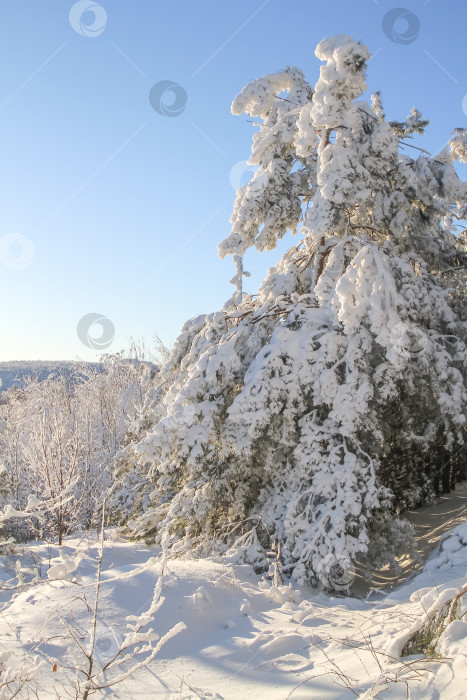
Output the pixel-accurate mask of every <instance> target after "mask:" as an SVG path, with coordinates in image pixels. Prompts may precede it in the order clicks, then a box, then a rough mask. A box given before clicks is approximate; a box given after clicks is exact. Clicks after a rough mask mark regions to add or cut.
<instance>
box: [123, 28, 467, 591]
mask: <svg viewBox="0 0 467 700" xmlns="http://www.w3.org/2000/svg"><path fill="white" fill-rule="evenodd" d="M316 56H317V57H318V58H319V59H322V60H323V61H325V65H323V66H322V67H321V72H320V77H319V80H318V82H317V83H316V86H315V87H314V88H313V87H312V86H311V85H309V84H308V83H307V82H306V81H305V79H304V76H303V73H302V72H301V71H300V70H298V69H297V68H290V67H289V68H287V69H286V70H285V71H284V72H281V73H276V74H272V75H267V76H265V77H263V78H261V79H259V80H255V81H253V82H252V83H250V84H248V85H247V86H246V87H245V88H244V89H243V91H242V92H241V93H240V95H239V96H238V97H237V98H236V99H235V100H234V102H233V106H232V111H233V112H234V113H235V114H242V113H245V112H246V113H247V114H248V115H250V116H252V117H254V118H255V120H257V119H258V118H260V119H262V123H261V125H260V129H259V131H258V132H257V133H255V135H254V137H253V148H252V155H251V158H250V161H249V162H250V163H251V164H253V165H255V166H257V167H258V170H257V172H256V173H255V175H254V177H253V179H252V180H251V181H250V182H249V183H248V185H246V186H245V187H241V188H240V189H239V190H238V193H237V197H236V200H235V206H234V211H233V216H232V219H231V221H232V230H231V233H230V235H229V236H228V237H227V238H226V239H225V240H224V241H223V242H222V243H221V245H220V249H219V252H220V255H221V256H225V255H230V254H231V255H236V256H238V258H237V260H238V259H240V258H241V256H243V254H244V252H245V251H246V250H247V249H248V248H249V247H251V246H255V247H256V248H257V249H258V250H259V251H261V250H264V249H267V250H270V249H272V248H274V247H275V245H276V242H277V240H278V239H279V238H281V237H282V236H284V234H285V233H286V232H287V231H292V232H296V231H297V230H298V229H299V228H300V241H299V242H298V245H296V246H295V247H292V248H290V250H288V252H287V253H286V254H285V255H284V256H283V257H282V259H281V260H280V261H279V262H278V263H277V265H276V266H275V267H273V268H272V269H270V270H269V273H268V275H267V277H266V279H265V280H264V281H263V283H262V285H261V287H260V289H259V291H258V294H257V295H253V296H248V295H245V294H242V295H239V294H238V293H237V295H234V297H233V301H231V303H230V304H229V305H228V306H227V307H224V309H222V310H221V311H219V312H217V313H211V314H208V315H203V316H199V317H197V318H194V319H191V320H190V321H188V322H187V323H186V324H185V326H184V327H183V329H182V332H181V335H180V336H179V338H178V339H177V341H176V343H175V346H174V348H173V351H172V354H171V356H170V358H169V360H168V362H167V363H166V365H165V366H164V367H163V368H162V370H161V374H160V387H159V389H158V392H157V401H153V403H152V411H153V412H152V415H151V417H150V422H151V428H150V430H149V431H148V432H147V433H146V435H145V436H144V437H143V439H141V441H140V442H139V443H138V444H135V445H131V446H130V447H129V448H128V449H127V453H126V455H127V456H126V461H125V455H122V457H121V461H120V472H119V474H120V482H119V484H118V489H117V490H120V494H121V495H122V494H123V497H124V495H125V493H126V492H127V491H128V488H129V484H131V482H132V477H131V474H132V473H134V472H132V470H131V464H132V460H133V458H134V455H135V454H136V455H137V457H138V471H139V473H140V474H141V473H142V472H144V473H145V474H146V475H147V481H146V483H145V489H146V499H143V498H142V496H141V494H139V499H140V502H143V500H145V502H146V507H145V509H144V512H140V513H139V514H137V517H136V519H133V520H132V521H131V527H132V530H133V532H134V533H135V535H137V536H143V537H146V538H147V539H151V538H152V539H158V538H160V537H161V535H162V534H163V533H164V532H167V531H168V532H170V534H171V538H172V548H173V551H174V552H178V553H183V552H190V553H191V554H195V555H202V554H206V553H212V552H225V551H226V550H233V552H235V553H236V555H237V556H240V555H241V556H243V557H244V559H245V560H247V561H250V562H252V563H261V562H263V563H264V561H265V558H264V550H265V548H268V547H270V546H271V545H272V544H274V543H275V542H277V543H279V544H280V551H281V558H282V565H283V570H284V571H285V572H286V573H289V574H291V575H292V576H293V577H294V578H296V579H299V580H305V579H308V580H310V579H311V580H312V581H313V582H318V581H321V582H322V583H324V585H329V583H330V581H331V582H332V578H333V576H334V575H335V571H336V568H337V570H339V571H342V570H344V571H345V570H346V569H347V568H348V567H350V566H351V565H352V562H353V561H355V560H359V561H362V562H364V563H365V564H366V565H367V566H369V567H375V566H379V565H382V564H383V563H385V562H388V561H391V560H393V558H394V556H395V555H396V554H397V553H398V552H399V551H400V550H401V548H403V547H406V546H407V545H408V544H409V543H410V541H411V537H412V533H411V529H410V526H409V525H408V523H407V521H405V520H404V519H403V518H402V517H400V516H401V513H403V511H404V509H406V508H407V506H409V505H412V504H414V503H416V502H417V501H419V500H420V499H421V498H422V497H423V496H424V497H429V496H430V494H431V493H432V489H433V480H434V478H435V476H436V470H437V469H438V468H439V467H440V465H439V464H438V465H436V464H433V460H432V459H431V458H430V451H431V450H432V448H433V449H439V447H440V446H442V450H443V451H444V453H445V454H451V453H454V452H455V451H456V450H458V448H459V445H461V444H462V443H463V439H464V437H465V425H466V415H465V399H466V385H465V381H466V371H465V368H466V360H467V351H466V344H465V343H466V337H467V324H466V317H465V308H463V304H465V292H463V289H464V290H465V287H463V286H462V285H463V284H464V285H465V277H464V278H463V281H461V275H462V274H463V272H462V269H464V272H465V263H466V259H467V258H466V252H465V239H464V240H462V236H461V235H459V234H458V233H456V225H457V224H458V223H459V222H462V220H463V219H464V218H465V214H466V201H467V186H466V184H465V183H463V182H461V181H460V179H459V178H458V176H457V174H456V172H455V170H454V167H453V163H454V161H455V160H456V159H459V160H461V161H463V162H465V161H466V160H467V132H466V131H458V132H456V134H455V135H454V137H453V139H452V140H451V141H450V142H449V143H448V145H447V147H446V149H445V150H444V151H443V152H442V153H441V154H439V155H437V156H436V157H429V155H428V154H427V153H426V152H425V151H422V150H421V149H418V150H415V149H413V150H411V151H410V153H407V151H406V144H407V139H408V138H410V136H411V135H412V134H413V133H415V132H418V133H422V132H423V128H424V126H425V125H426V123H427V122H425V121H423V120H422V119H421V116H420V114H419V113H418V112H417V111H416V110H412V113H411V114H410V115H409V117H408V118H407V120H406V122H388V121H386V120H385V117H384V114H383V108H382V103H381V98H380V96H379V94H378V93H376V94H375V95H373V98H372V105H371V106H370V105H369V104H368V103H367V102H365V101H356V100H358V98H360V97H361V95H362V93H363V92H364V91H365V90H366V84H365V68H366V62H367V60H368V59H369V57H370V54H369V51H368V49H367V48H366V46H364V45H363V44H361V43H360V42H357V41H355V40H353V39H352V38H350V37H348V36H345V35H344V36H337V37H333V38H331V39H326V40H323V41H322V42H320V44H319V45H318V47H317V49H316ZM234 279H235V278H234ZM454 280H457V281H454ZM234 302H235V304H234ZM122 464H123V465H126V466H124V467H122ZM130 500H131V499H130ZM120 502H122V501H120ZM133 517H134V516H133Z"/></svg>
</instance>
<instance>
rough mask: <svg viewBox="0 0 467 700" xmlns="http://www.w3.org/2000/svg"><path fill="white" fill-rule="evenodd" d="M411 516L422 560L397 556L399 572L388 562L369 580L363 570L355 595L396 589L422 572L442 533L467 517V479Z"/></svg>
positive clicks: (355, 584) (353, 590)
mask: <svg viewBox="0 0 467 700" xmlns="http://www.w3.org/2000/svg"><path fill="white" fill-rule="evenodd" d="M408 518H409V520H410V522H411V523H412V525H413V526H414V528H415V539H416V542H417V551H418V554H419V556H420V560H421V561H420V563H417V562H416V561H415V560H414V559H413V557H412V556H411V555H410V554H405V555H404V556H402V557H399V558H398V560H397V561H398V563H399V566H400V567H401V568H400V571H399V572H398V573H397V572H394V571H390V569H389V566H385V567H384V568H382V569H380V570H379V571H375V572H374V574H373V576H372V578H371V580H370V581H365V579H364V578H363V575H362V572H361V571H359V572H358V574H357V577H356V579H355V583H354V584H353V586H352V594H353V595H355V596H357V597H365V596H366V595H367V594H368V592H369V591H370V589H372V588H373V589H377V590H381V589H384V590H386V591H389V590H392V589H393V588H395V587H396V586H399V585H400V584H401V583H403V582H405V581H407V578H409V577H410V576H411V575H415V574H416V573H418V572H419V571H420V570H421V569H422V568H423V566H424V565H425V563H426V562H427V560H428V557H429V556H430V554H431V553H432V552H433V550H434V549H435V548H436V547H437V546H438V544H439V542H440V540H441V537H442V536H443V535H444V534H445V533H446V532H449V530H452V529H453V528H455V527H457V526H458V525H460V524H461V523H462V522H464V521H465V520H467V483H466V482H464V483H462V484H456V490H455V491H451V493H450V494H447V495H445V496H442V497H441V498H440V499H439V502H438V503H437V504H436V505H433V506H425V507H423V508H417V509H416V510H411V511H409V513H408Z"/></svg>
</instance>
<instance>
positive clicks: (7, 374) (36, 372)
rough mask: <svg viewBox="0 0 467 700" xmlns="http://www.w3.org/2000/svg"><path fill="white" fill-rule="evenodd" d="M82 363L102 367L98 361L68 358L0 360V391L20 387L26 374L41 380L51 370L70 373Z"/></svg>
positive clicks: (99, 368)
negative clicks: (53, 359)
mask: <svg viewBox="0 0 467 700" xmlns="http://www.w3.org/2000/svg"><path fill="white" fill-rule="evenodd" d="M83 364H87V365H89V366H91V367H94V368H95V369H98V370H101V369H102V364H101V363H100V362H88V363H83V362H73V361H69V360H64V361H60V360H57V361H47V360H15V361H12V362H0V379H1V380H2V384H1V386H0V392H2V391H6V390H7V389H9V388H10V387H11V386H13V385H15V386H18V387H21V386H22V385H23V384H24V379H25V378H26V377H27V376H37V377H39V380H40V381H42V380H43V379H46V378H47V377H48V376H49V375H50V374H51V373H52V372H63V373H64V374H65V375H70V374H71V373H72V372H73V371H74V370H76V369H77V367H79V366H82V365H83Z"/></svg>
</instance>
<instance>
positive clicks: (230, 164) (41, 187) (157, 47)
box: [0, 0, 467, 360]
mask: <svg viewBox="0 0 467 700" xmlns="http://www.w3.org/2000/svg"><path fill="white" fill-rule="evenodd" d="M399 1H400V3H401V5H400V8H401V9H400V11H399V12H397V11H396V12H395V13H392V14H391V15H388V12H389V11H390V10H393V9H394V8H398V7H399V5H398V2H399ZM72 8H73V11H72V12H71V14H70V10H72ZM86 8H87V9H86ZM466 27H467V3H466V2H465V0H456V1H454V0H396V1H394V0H358V1H357V0H354V1H353V0H332V2H322V1H319V2H315V1H314V0H235V2H232V1H230V2H227V1H226V0H199V1H198V2H193V1H192V0H191V1H188V0H172V1H170V2H169V1H167V0H166V1H162V0H102V1H101V2H100V3H96V2H92V1H91V0H81V1H80V2H79V3H74V2H73V1H72V0H0V68H1V80H0V120H1V129H0V155H1V159H0V178H1V182H0V275H1V277H0V279H1V286H2V289H1V297H0V298H1V344H0V359H1V360H13V359H16V360H19V359H30V360H34V359H76V358H81V359H88V360H95V359H98V357H99V356H100V354H101V351H102V350H106V351H107V352H112V351H118V350H120V349H122V348H123V347H126V346H127V345H128V339H129V338H130V336H133V337H136V338H142V337H145V338H146V339H147V340H148V341H150V340H151V337H152V336H153V334H154V333H158V334H159V335H160V336H161V338H162V339H163V340H164V341H165V342H166V343H168V344H170V343H171V342H173V340H174V339H175V338H176V336H177V334H178V332H179V330H180V328H181V326H182V324H183V323H184V321H185V320H187V319H188V318H190V317H192V316H194V315H197V314H199V313H204V312H208V311H215V310H217V309H219V308H221V307H222V305H223V304H224V302H225V301H226V299H227V298H228V297H229V296H230V295H231V293H232V287H231V286H230V285H229V283H228V281H229V279H230V278H231V277H232V276H233V274H234V269H233V263H232V261H231V260H230V259H226V260H223V261H221V260H220V259H219V258H217V250H216V249H217V244H218V242H219V241H220V240H222V239H223V238H224V237H225V236H226V235H227V233H228V232H229V217H230V213H231V209H232V205H233V201H234V194H235V193H234V186H236V185H238V184H239V183H240V182H241V183H242V184H244V182H245V178H247V177H248V171H247V172H244V171H245V170H246V167H245V166H244V165H242V164H240V165H237V164H238V163H239V162H241V161H245V160H246V159H247V158H248V156H249V152H250V144H251V136H252V134H253V132H254V130H255V127H254V126H253V125H252V124H251V123H248V121H247V118H246V116H243V117H234V116H232V115H231V114H230V104H231V101H232V99H233V98H234V97H235V95H236V94H237V93H238V92H239V91H240V90H241V88H242V87H243V86H244V85H245V84H246V83H247V82H248V81H249V80H251V79H254V78H257V77H259V76H261V75H264V74H265V73H271V72H275V71H277V70H280V69H282V68H284V67H285V66H287V65H297V66H299V67H300V68H301V69H302V70H303V71H304V72H305V74H306V76H307V78H308V80H310V81H311V82H312V83H314V82H315V81H316V79H317V77H318V73H319V65H320V63H319V61H318V59H316V57H315V56H314V49H315V46H316V44H317V43H318V42H319V41H320V40H321V39H322V38H324V37H327V36H332V35H334V34H341V33H346V34H350V35H352V36H354V37H355V38H357V39H359V40H362V41H363V42H365V43H366V44H367V45H368V46H369V48H370V50H371V52H372V53H373V58H372V59H371V61H370V64H369V70H368V76H367V77H368V85H369V90H370V91H374V90H381V92H382V95H383V100H384V107H385V111H386V114H387V116H388V117H389V118H390V119H397V118H400V119H401V120H402V119H404V118H405V116H406V115H407V113H408V112H409V110H410V108H411V107H412V106H413V105H415V106H417V107H418V108H419V109H420V110H421V111H422V113H423V115H424V116H426V117H428V118H429V119H430V120H431V124H430V126H429V128H428V130H427V133H426V135H425V137H423V146H424V147H425V148H427V149H428V150H430V151H431V152H433V153H435V152H437V151H439V150H441V148H442V147H443V146H444V144H445V142H446V140H447V139H448V137H449V134H450V131H451V129H453V128H455V127H464V126H467V97H466V94H467V73H466V65H467V61H466ZM385 30H386V31H385ZM161 81H172V83H175V84H176V85H177V86H180V88H176V91H175V92H174V91H171V90H170V88H169V89H166V92H165V93H163V94H162V97H160V94H161V90H162V89H163V88H164V87H165V88H167V85H168V83H163V84H162V85H160V83H161ZM155 85H156V86H157V87H155V88H154V89H153V86H155ZM151 91H152V92H151ZM150 94H151V100H150ZM154 106H155V107H156V109H155V108H154ZM463 107H464V109H463ZM157 108H158V109H159V111H157ZM464 110H465V111H464ZM164 111H165V112H167V111H169V115H167V114H164ZM417 143H422V142H421V141H417ZM289 243H290V242H284V243H283V246H282V248H285V247H286V246H287V245H289ZM279 253H280V251H276V252H272V253H268V254H259V253H257V252H250V253H248V254H247V256H246V260H245V267H246V269H249V270H250V271H251V272H252V273H253V274H252V277H251V278H250V279H249V280H247V281H246V287H247V291H255V290H256V288H257V286H258V283H259V282H260V281H261V279H262V278H263V276H264V274H265V273H266V271H267V268H268V267H269V266H270V265H271V264H273V263H274V262H275V261H276V260H277V259H278V257H279ZM90 314H94V316H90ZM83 317H85V320H84V321H82V323H81V326H80V331H79V333H78V332H77V327H78V323H79V322H80V320H81V319H83ZM99 317H102V318H104V319H108V321H106V320H104V322H103V324H104V325H100V324H99V322H98V321H96V319H97V318H99ZM87 329H88V330H89V333H88V330H87ZM114 329H115V336H114V339H113V342H111V343H110V344H108V343H109V342H110V340H109V339H110V338H111V337H112V336H113V333H114ZM79 336H80V337H81V339H80V337H79ZM100 336H102V341H101V346H102V347H97V348H90V347H88V345H90V344H92V338H94V339H95V340H96V342H95V343H94V344H95V345H96V344H97V345H98V344H99V343H98V342H97V341H98V340H99V337H100ZM83 340H84V342H83Z"/></svg>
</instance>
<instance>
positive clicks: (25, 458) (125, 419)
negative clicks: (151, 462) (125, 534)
mask: <svg viewBox="0 0 467 700" xmlns="http://www.w3.org/2000/svg"><path fill="white" fill-rule="evenodd" d="M155 375H156V367H155V365H154V364H152V363H150V362H145V361H141V360H134V359H133V360H126V359H124V358H123V357H122V355H121V354H119V355H108V356H105V357H104V358H103V370H102V371H100V370H98V369H96V368H94V367H93V366H90V365H82V366H81V365H80V366H78V367H77V368H76V370H75V372H70V373H69V374H68V375H65V374H62V373H60V372H58V373H55V374H52V375H50V376H49V377H47V378H46V379H43V380H39V378H37V377H36V378H34V377H31V378H29V380H28V381H27V382H26V384H25V386H24V387H23V388H11V389H10V390H9V391H8V392H6V394H5V401H4V405H3V416H4V419H5V420H4V427H3V431H2V433H1V434H0V458H1V460H2V462H3V466H2V469H1V470H0V497H1V504H2V505H3V506H4V512H3V513H0V521H1V522H2V523H3V529H4V532H5V533H6V534H8V535H14V536H15V537H16V538H17V539H18V540H25V539H30V538H31V536H33V535H37V534H39V535H41V536H52V537H54V536H57V537H58V539H59V542H60V543H61V540H62V538H63V535H64V534H66V533H68V532H70V531H72V530H74V531H76V530H78V529H79V528H82V527H86V526H88V525H89V524H90V523H91V522H92V518H93V515H94V512H95V508H96V504H97V503H99V502H100V501H101V500H102V498H103V497H104V496H105V494H106V492H107V490H108V488H109V487H110V485H111V481H112V473H111V465H112V460H113V458H114V456H115V454H116V453H117V451H118V450H119V449H120V447H121V446H122V444H123V443H124V442H125V440H127V439H130V438H129V437H128V434H129V435H130V436H131V435H133V434H134V425H135V424H136V422H137V420H138V417H139V414H140V412H141V410H142V408H143V405H144V401H145V396H146V392H147V390H148V388H150V387H151V386H152V384H153V382H154V381H155ZM31 497H32V498H33V500H34V502H33V503H32V502H31V501H30V500H29V506H31V507H29V506H28V505H27V504H28V498H29V499H30V498H31Z"/></svg>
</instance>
